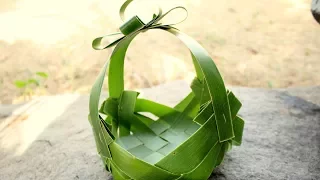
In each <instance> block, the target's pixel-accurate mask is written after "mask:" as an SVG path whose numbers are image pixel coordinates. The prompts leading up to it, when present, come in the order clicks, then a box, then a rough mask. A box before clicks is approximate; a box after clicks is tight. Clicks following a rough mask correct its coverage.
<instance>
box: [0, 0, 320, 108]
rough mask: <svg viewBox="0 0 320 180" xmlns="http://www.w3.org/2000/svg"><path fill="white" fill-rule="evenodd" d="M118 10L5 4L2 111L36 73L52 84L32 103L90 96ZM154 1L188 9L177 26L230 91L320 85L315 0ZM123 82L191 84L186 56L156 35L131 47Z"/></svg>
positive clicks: (86, 2)
mask: <svg viewBox="0 0 320 180" xmlns="http://www.w3.org/2000/svg"><path fill="white" fill-rule="evenodd" d="M122 2H123V1H120V0H117V1H116V0H82V1H76V0H69V1H64V0H56V1H43V0H1V2H0V103H3V104H7V103H17V102H21V101H22V100H23V99H24V98H25V97H26V95H25V94H23V93H22V90H20V89H18V88H17V87H15V85H14V82H15V81H16V80H27V79H29V78H32V77H34V76H35V75H34V74H35V72H37V71H43V72H46V73H47V74H48V75H49V77H48V79H47V80H45V81H43V82H41V83H40V86H39V87H31V95H34V96H37V95H42V94H57V93H71V92H78V93H88V92H89V90H90V88H91V85H92V83H93V82H94V80H95V78H96V76H97V74H98V72H99V70H100V68H101V66H102V65H103V63H104V62H105V61H106V60H107V58H108V56H109V54H110V52H111V50H104V51H95V50H93V49H92V48H91V41H92V40H93V39H94V38H95V37H98V36H101V35H104V34H108V33H112V32H117V31H118V27H119V26H120V25H121V23H122V22H121V21H120V18H119V15H118V9H119V7H120V5H121V4H122ZM156 2H158V3H159V4H161V6H163V7H164V9H168V8H169V7H171V6H174V5H184V6H186V7H187V9H188V11H189V17H188V19H187V20H186V21H185V22H183V23H181V24H179V25H177V26H176V27H178V28H179V29H180V30H181V31H183V32H185V33H187V34H189V35H190V36H192V37H193V38H195V39H196V40H197V41H199V42H200V43H201V44H202V45H203V46H204V47H205V48H206V49H207V50H208V52H209V53H210V54H211V56H212V57H213V59H214V61H215V62H216V64H217V65H218V68H219V69H220V71H221V73H222V75H223V77H224V79H225V81H226V83H227V84H228V85H235V86H249V87H269V88H277V87H291V86H314V85H320V74H319V70H320V48H319V47H320V25H319V24H317V23H316V22H315V20H314V19H313V18H312V15H311V13H310V1H309V0H277V1H270V0H259V1H257V0H242V1H241V4H239V3H240V1H239V0H228V1H223V0H175V1H172V0H158V1H156ZM141 3H143V1H142V2H141ZM144 7H146V5H142V6H141V4H140V2H139V3H137V4H136V5H133V6H132V8H130V9H129V10H130V12H129V15H130V14H131V15H133V13H134V12H140V13H141V12H149V11H144V9H143V8H144ZM125 75H126V87H127V88H141V87H149V86H152V85H156V84H159V83H163V82H167V81H172V80H175V79H185V80H187V81H190V79H192V78H193V76H194V75H193V67H192V63H191V58H190V57H189V53H188V50H187V49H186V48H185V47H184V46H183V45H182V44H181V43H180V42H179V41H178V40H177V39H176V38H174V37H173V36H171V35H168V34H166V33H164V32H161V31H157V30H153V31H149V32H147V33H144V34H141V35H139V36H138V37H137V38H136V39H135V41H134V42H133V44H132V46H131V47H130V49H129V52H128V56H127V59H126V65H125ZM105 89H107V87H105Z"/></svg>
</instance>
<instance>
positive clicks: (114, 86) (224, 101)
mask: <svg viewBox="0 0 320 180" xmlns="http://www.w3.org/2000/svg"><path fill="white" fill-rule="evenodd" d="M159 29H162V30H165V31H167V32H169V33H171V34H173V35H175V36H176V37H178V38H179V39H180V40H181V41H182V42H183V43H184V44H185V45H186V46H187V47H188V48H189V50H190V52H191V54H192V57H193V60H194V61H193V63H194V66H195V68H196V71H197V77H198V79H199V80H200V81H204V80H205V81H206V84H207V86H208V89H209V94H210V99H208V101H211V103H212V106H213V109H214V112H215V113H214V116H215V119H216V120H217V121H216V122H217V128H218V135H219V140H220V142H223V141H227V140H230V139H232V138H234V131H233V125H232V118H231V111H230V106H229V100H228V96H227V90H226V87H225V85H224V82H223V79H222V77H221V75H220V73H219V71H218V69H217V67H216V65H215V63H214V62H213V60H212V59H211V58H210V56H209V55H208V53H207V52H206V50H205V49H204V48H203V47H202V46H201V45H200V44H199V43H197V42H196V41H195V40H193V39H192V38H190V37H189V36H187V35H186V34H183V33H181V32H180V31H179V30H177V29H175V28H164V27H159ZM140 32H141V31H137V32H135V33H133V34H130V35H128V36H126V37H125V38H124V39H123V40H122V41H120V42H119V44H118V45H117V46H116V48H115V49H114V51H113V53H112V55H111V57H110V64H109V72H108V85H109V86H108V87H109V96H110V97H111V98H115V99H118V98H120V96H121V94H122V92H123V91H124V59H125V55H126V52H127V49H128V46H129V44H130V43H131V41H132V40H133V39H134V37H135V36H136V35H138V34H139V33H140ZM107 66H108V64H107V63H106V64H105V65H104V67H103V70H102V73H100V74H99V77H98V79H97V81H98V82H99V85H95V87H100V88H101V87H102V84H101V83H103V80H104V76H105V72H106V70H107ZM96 83H97V82H96ZM95 92H96V93H95V94H92V93H91V96H93V99H95V100H97V99H99V98H97V97H95V96H97V95H98V96H100V93H101V89H100V90H99V92H98V91H97V90H95ZM91 96H90V97H91ZM91 98H92V97H91ZM91 98H90V102H91ZM93 104H94V107H95V108H97V109H98V104H99V103H98V101H95V102H91V105H93ZM90 114H91V111H90ZM92 116H95V117H98V114H97V112H95V114H92ZM91 118H92V117H91ZM93 118H94V117H93Z"/></svg>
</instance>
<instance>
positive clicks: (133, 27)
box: [92, 0, 188, 50]
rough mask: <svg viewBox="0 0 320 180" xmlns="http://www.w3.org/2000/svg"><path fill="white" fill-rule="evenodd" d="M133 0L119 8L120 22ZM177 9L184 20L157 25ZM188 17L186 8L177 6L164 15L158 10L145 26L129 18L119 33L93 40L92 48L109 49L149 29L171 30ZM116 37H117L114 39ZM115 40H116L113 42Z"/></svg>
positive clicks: (136, 17)
mask: <svg viewBox="0 0 320 180" xmlns="http://www.w3.org/2000/svg"><path fill="white" fill-rule="evenodd" d="M132 1H133V0H127V1H126V2H125V3H124V4H123V5H122V6H121V8H120V17H121V19H122V20H124V19H125V18H124V13H125V10H126V8H127V7H128V5H129V4H130V3H131V2H132ZM177 9H182V10H184V11H185V12H186V16H185V18H184V19H182V20H181V21H179V22H176V23H171V24H162V23H159V21H160V20H161V19H163V18H164V17H165V16H167V15H168V14H169V13H170V12H172V11H173V10H177ZM187 16H188V11H187V10H186V8H184V7H182V6H177V7H174V8H172V9H170V10H169V11H167V12H166V13H164V14H163V13H162V9H161V8H159V11H158V14H154V15H153V18H152V19H151V21H149V22H148V23H147V24H145V23H144V22H142V20H141V19H140V18H139V17H138V16H133V17H132V18H130V19H129V20H127V21H126V22H125V23H124V24H123V25H121V26H120V28H119V29H120V32H118V33H113V34H108V35H106V36H102V37H98V38H96V39H94V40H93V42H92V47H93V49H95V50H103V49H106V48H110V47H112V46H115V45H116V44H118V43H119V42H120V41H121V40H123V39H124V38H125V37H126V36H128V35H131V34H133V33H136V32H144V31H147V30H149V29H156V28H173V27H172V26H173V25H176V24H179V23H181V22H183V21H184V20H185V19H186V18H187ZM119 35H120V37H119ZM115 36H117V37H115ZM107 38H110V39H111V38H112V39H113V40H108V39H107ZM104 39H107V42H108V43H107V44H105V43H103V40H104ZM114 39H116V40H114ZM110 42H111V43H110Z"/></svg>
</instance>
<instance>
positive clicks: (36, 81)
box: [14, 72, 49, 97]
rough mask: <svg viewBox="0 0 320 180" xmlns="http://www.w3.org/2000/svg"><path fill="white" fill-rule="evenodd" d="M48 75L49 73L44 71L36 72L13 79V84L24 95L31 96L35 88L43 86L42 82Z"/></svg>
mask: <svg viewBox="0 0 320 180" xmlns="http://www.w3.org/2000/svg"><path fill="white" fill-rule="evenodd" d="M48 77H49V75H48V74H47V73H45V72H36V73H35V74H34V75H33V77H30V78H28V79H25V80H16V81H14V85H15V87H16V88H17V89H19V90H20V92H21V94H22V95H23V96H24V97H26V96H31V95H33V94H34V90H35V89H36V88H39V87H41V88H44V82H45V80H46V79H47V78H48Z"/></svg>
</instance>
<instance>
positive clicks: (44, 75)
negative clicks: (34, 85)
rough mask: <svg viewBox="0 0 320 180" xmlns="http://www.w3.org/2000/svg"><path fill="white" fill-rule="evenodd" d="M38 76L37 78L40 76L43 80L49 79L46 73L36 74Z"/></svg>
mask: <svg viewBox="0 0 320 180" xmlns="http://www.w3.org/2000/svg"><path fill="white" fill-rule="evenodd" d="M36 75H37V76H40V77H42V78H44V79H47V78H48V74H47V73H45V72H36Z"/></svg>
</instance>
